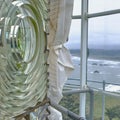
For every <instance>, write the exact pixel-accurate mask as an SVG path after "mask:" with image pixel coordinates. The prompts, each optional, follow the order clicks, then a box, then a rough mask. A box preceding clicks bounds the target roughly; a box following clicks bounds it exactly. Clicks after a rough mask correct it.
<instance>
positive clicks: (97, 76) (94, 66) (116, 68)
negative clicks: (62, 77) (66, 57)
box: [67, 55, 120, 92]
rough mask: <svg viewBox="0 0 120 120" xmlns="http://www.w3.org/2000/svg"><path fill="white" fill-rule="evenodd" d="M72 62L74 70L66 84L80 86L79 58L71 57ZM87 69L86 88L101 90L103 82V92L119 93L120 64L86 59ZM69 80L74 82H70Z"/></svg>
mask: <svg viewBox="0 0 120 120" xmlns="http://www.w3.org/2000/svg"><path fill="white" fill-rule="evenodd" d="M72 61H73V64H74V68H75V69H74V71H73V72H72V74H71V75H70V77H69V78H70V80H68V81H67V83H68V84H73V86H78V85H80V80H79V79H80V57H78V56H75V55H73V56H72ZM87 67H88V71H87V80H88V81H87V84H88V86H90V87H93V88H100V89H102V88H103V81H105V83H106V84H105V90H107V91H114V92H115V91H117V92H120V62H117V61H110V60H100V59H88V64H87ZM71 78H74V79H76V80H71Z"/></svg>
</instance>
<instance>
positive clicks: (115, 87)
mask: <svg viewBox="0 0 120 120" xmlns="http://www.w3.org/2000/svg"><path fill="white" fill-rule="evenodd" d="M105 90H106V91H110V92H120V86H118V85H108V86H107V87H106V88H105Z"/></svg>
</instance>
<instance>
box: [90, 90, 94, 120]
mask: <svg viewBox="0 0 120 120" xmlns="http://www.w3.org/2000/svg"><path fill="white" fill-rule="evenodd" d="M93 116H94V91H93V90H91V91H90V110H89V120H93Z"/></svg>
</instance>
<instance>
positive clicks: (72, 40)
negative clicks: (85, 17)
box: [66, 20, 81, 88]
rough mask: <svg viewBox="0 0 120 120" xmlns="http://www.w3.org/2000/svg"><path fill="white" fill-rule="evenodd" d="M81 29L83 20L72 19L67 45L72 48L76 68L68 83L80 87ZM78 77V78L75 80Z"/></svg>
mask: <svg viewBox="0 0 120 120" xmlns="http://www.w3.org/2000/svg"><path fill="white" fill-rule="evenodd" d="M80 31H81V20H72V25H71V29H70V34H69V38H68V42H67V43H66V46H67V47H68V48H69V49H70V52H71V55H72V61H73V64H74V68H75V69H74V70H73V72H72V74H71V76H70V77H69V78H70V79H69V80H68V81H67V84H69V85H70V86H71V85H72V86H73V88H76V87H79V86H78V85H79V84H80ZM75 79H76V80H75Z"/></svg>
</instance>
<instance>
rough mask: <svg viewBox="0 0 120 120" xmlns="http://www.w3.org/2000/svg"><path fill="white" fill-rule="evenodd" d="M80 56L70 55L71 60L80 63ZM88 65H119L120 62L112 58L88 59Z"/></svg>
mask: <svg viewBox="0 0 120 120" xmlns="http://www.w3.org/2000/svg"><path fill="white" fill-rule="evenodd" d="M80 60H81V58H80V57H78V56H72V61H73V63H74V62H77V63H78V64H80ZM88 64H89V65H99V66H111V67H114V66H120V62H118V61H112V60H101V59H88Z"/></svg>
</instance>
